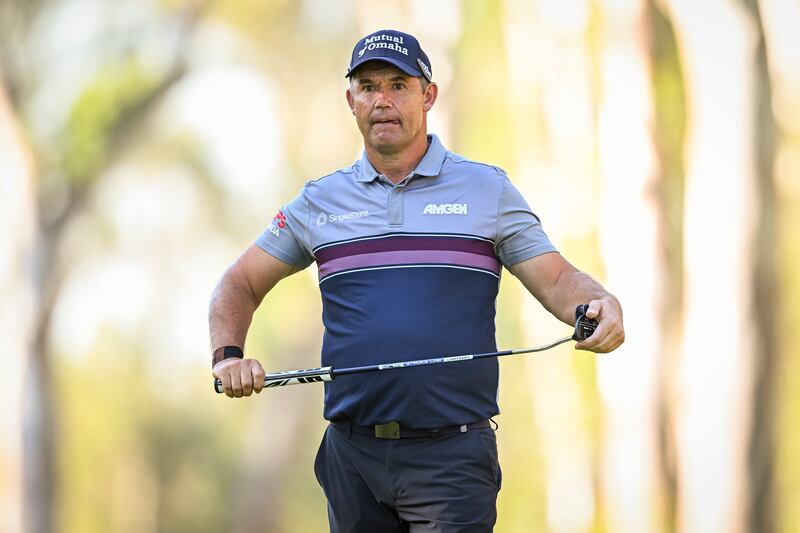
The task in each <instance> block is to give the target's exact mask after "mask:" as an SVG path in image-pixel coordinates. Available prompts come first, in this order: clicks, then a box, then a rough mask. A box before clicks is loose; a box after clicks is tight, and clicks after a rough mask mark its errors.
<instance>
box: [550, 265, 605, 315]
mask: <svg viewBox="0 0 800 533" xmlns="http://www.w3.org/2000/svg"><path fill="white" fill-rule="evenodd" d="M552 295H553V297H552V301H553V309H550V312H551V313H553V314H554V315H556V317H558V319H559V320H561V321H562V322H566V323H567V324H572V323H573V322H574V321H575V307H576V306H578V305H580V304H584V303H588V302H590V301H592V300H602V299H615V300H616V298H615V297H614V296H613V295H612V294H611V293H609V292H608V291H606V290H605V289H604V288H603V286H602V285H600V284H599V283H598V282H597V281H595V280H594V279H592V277H591V276H589V275H588V274H586V273H584V272H581V271H579V270H574V271H568V272H563V273H562V274H561V275H560V276H559V277H558V280H557V281H556V283H555V284H554V286H553V288H552Z"/></svg>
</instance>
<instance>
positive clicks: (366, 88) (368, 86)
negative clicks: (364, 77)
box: [361, 85, 374, 93]
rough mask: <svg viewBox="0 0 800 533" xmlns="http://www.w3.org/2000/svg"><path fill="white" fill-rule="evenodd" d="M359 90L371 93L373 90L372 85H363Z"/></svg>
mask: <svg viewBox="0 0 800 533" xmlns="http://www.w3.org/2000/svg"><path fill="white" fill-rule="evenodd" d="M361 90H362V91H364V92H367V93H371V92H372V91H373V90H374V87H373V86H372V85H364V86H362V87H361Z"/></svg>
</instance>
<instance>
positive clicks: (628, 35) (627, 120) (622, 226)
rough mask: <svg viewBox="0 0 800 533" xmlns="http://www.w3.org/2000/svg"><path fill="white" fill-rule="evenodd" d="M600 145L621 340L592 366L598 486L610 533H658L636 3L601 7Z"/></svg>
mask: <svg viewBox="0 0 800 533" xmlns="http://www.w3.org/2000/svg"><path fill="white" fill-rule="evenodd" d="M601 8H602V12H601V18H602V26H601V27H602V38H601V39H602V41H601V42H602V47H601V52H600V72H601V95H600V109H599V124H598V130H599V134H598V138H599V139H600V146H599V153H600V165H601V169H602V175H603V187H602V191H603V193H602V213H601V216H600V221H599V224H598V226H599V228H601V229H600V247H601V255H602V258H603V263H604V264H605V267H606V283H607V288H608V289H609V290H610V291H611V292H612V293H614V294H615V295H616V296H617V297H618V298H619V299H620V301H621V302H622V308H623V310H624V313H625V330H626V340H625V344H623V345H622V346H621V347H620V348H619V349H618V350H616V351H615V352H614V353H612V354H610V355H608V356H600V357H598V359H597V377H598V384H599V390H600V396H601V399H602V404H603V421H604V432H603V445H602V448H601V449H602V451H601V453H602V457H603V458H602V467H601V468H602V484H603V501H604V503H605V508H604V511H605V513H604V514H605V516H606V523H607V527H608V530H609V531H614V532H615V533H625V532H630V533H635V532H640V531H648V532H653V533H657V532H658V531H663V526H662V525H663V523H664V521H663V508H662V505H661V504H662V502H663V494H662V491H661V487H662V483H661V478H660V475H659V472H660V469H659V467H658V465H659V447H658V440H657V435H658V416H657V413H658V396H659V391H660V387H659V380H658V371H659V368H658V361H659V355H660V353H659V347H660V346H661V331H660V329H659V327H658V323H659V320H658V318H659V315H660V310H661V305H660V303H661V301H662V298H663V294H662V290H661V287H663V280H664V276H665V267H664V264H663V261H662V254H661V249H662V247H663V239H662V234H661V219H662V215H661V204H660V202H659V200H658V196H657V191H658V187H657V185H658V183H657V178H658V169H657V160H656V154H655V147H654V143H653V137H652V134H653V131H652V128H653V123H654V109H653V94H652V89H651V75H650V68H651V67H650V59H649V53H648V46H647V37H648V34H647V24H646V22H647V19H646V9H645V8H646V5H645V2H644V1H643V0H624V1H620V0H615V1H609V0H605V1H603V2H601Z"/></svg>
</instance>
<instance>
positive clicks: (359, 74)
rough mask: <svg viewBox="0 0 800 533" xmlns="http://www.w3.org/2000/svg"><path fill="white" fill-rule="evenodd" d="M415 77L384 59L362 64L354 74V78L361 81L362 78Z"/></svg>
mask: <svg viewBox="0 0 800 533" xmlns="http://www.w3.org/2000/svg"><path fill="white" fill-rule="evenodd" d="M377 77H380V78H403V79H407V78H413V76H409V75H408V74H406V73H405V72H403V71H402V70H400V69H399V68H397V67H395V66H394V65H391V64H389V63H386V62H384V61H370V62H368V63H365V64H364V65H362V66H360V67H359V68H358V70H357V71H356V72H355V73H354V74H353V79H355V80H356V81H359V80H361V79H365V78H369V79H373V78H377Z"/></svg>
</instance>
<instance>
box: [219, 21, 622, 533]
mask: <svg viewBox="0 0 800 533" xmlns="http://www.w3.org/2000/svg"><path fill="white" fill-rule="evenodd" d="M347 78H348V80H349V86H348V88H347V90H346V92H345V96H346V98H347V104H348V105H349V107H350V110H351V112H352V113H353V116H354V117H355V121H356V125H357V126H358V129H359V130H360V132H361V135H362V137H363V138H364V152H363V155H362V157H361V159H360V160H358V161H356V162H355V163H353V164H352V165H351V166H348V167H346V168H343V169H341V170H337V171H335V172H333V173H331V174H328V175H327V176H324V177H321V178H319V179H316V180H312V181H309V182H308V183H306V184H305V186H304V187H303V188H302V190H301V191H300V193H299V194H298V195H297V196H296V197H295V198H294V199H293V200H291V201H290V202H289V203H287V204H285V205H284V206H283V207H282V208H281V209H280V211H279V212H278V214H277V215H276V216H275V218H274V219H273V220H272V222H271V224H269V226H268V227H267V228H266V229H265V230H264V232H263V233H262V234H261V236H259V237H258V239H257V240H256V242H255V243H254V244H253V245H251V246H250V247H249V248H248V249H247V250H245V251H244V253H243V254H242V255H241V257H239V259H238V260H237V261H236V262H235V263H234V264H233V265H232V266H231V267H230V268H229V269H228V270H227V271H226V272H225V273H224V275H223V276H222V279H221V280H220V282H219V285H218V286H217V288H216V289H215V291H214V293H213V296H212V299H211V305H210V310H209V322H210V331H211V344H212V349H213V373H214V376H215V377H217V378H218V379H220V380H221V381H222V386H223V387H224V389H225V394H227V395H228V396H229V397H235V398H239V397H242V396H250V395H251V393H252V392H253V391H255V392H260V390H261V388H262V387H263V385H264V369H263V368H262V366H261V364H260V363H259V362H258V361H257V360H255V359H248V358H244V354H243V347H244V345H245V337H246V334H247V330H248V327H249V325H250V321H251V319H252V316H253V312H254V311H255V310H256V308H257V307H258V306H259V304H260V303H261V301H262V299H263V298H264V296H265V295H266V294H267V293H268V292H269V291H270V289H272V287H274V286H275V284H276V283H278V282H279V281H280V280H281V279H283V278H285V277H286V276H289V275H291V274H292V273H294V272H297V271H299V270H302V269H304V268H306V267H307V266H309V265H310V264H311V263H312V262H316V263H317V268H318V270H319V288H320V293H321V296H322V321H323V324H324V326H325V333H324V338H323V344H322V365H324V366H333V367H334V368H337V367H353V366H360V365H371V364H377V363H386V362H394V361H406V360H413V359H421V358H426V357H442V356H448V355H456V354H464V353H479V352H492V351H496V350H497V347H496V344H495V327H494V319H495V299H496V297H497V291H498V286H499V282H500V274H501V270H502V267H503V266H505V267H506V268H507V269H508V270H509V271H510V272H511V273H512V274H513V275H514V276H516V277H517V278H519V279H520V281H521V282H522V283H523V284H524V286H525V287H526V288H527V289H528V290H529V291H530V293H531V294H532V295H533V296H534V297H535V298H536V299H538V300H539V301H540V302H541V303H542V305H544V307H545V308H546V309H547V310H548V311H550V312H551V313H552V314H553V315H555V316H556V317H557V318H558V319H560V320H562V321H564V322H566V323H568V324H572V323H573V322H574V320H575V308H576V306H578V305H579V304H583V303H588V304H589V309H588V311H587V313H586V316H587V317H589V318H594V319H595V320H597V322H598V323H599V325H598V327H597V330H596V331H595V333H594V334H593V335H592V336H591V337H589V338H588V339H586V340H584V341H581V342H579V343H577V344H576V348H578V349H583V350H590V351H593V352H600V353H602V352H610V351H611V350H614V349H615V348H617V347H618V346H619V345H620V344H621V343H622V342H623V340H624V332H623V327H622V310H621V308H620V305H619V302H618V301H617V299H616V298H615V297H614V296H612V295H611V294H609V293H608V292H606V291H605V290H604V289H603V287H602V286H600V284H598V283H597V282H596V281H594V280H593V279H592V278H590V277H589V276H588V275H586V274H584V273H582V272H579V271H578V270H576V269H575V268H574V267H573V266H572V265H571V264H570V263H568V262H567V260H566V259H564V257H563V256H561V254H559V253H558V251H557V250H556V248H555V247H554V246H553V244H552V243H551V242H550V241H549V240H548V238H547V236H546V235H545V233H544V231H543V229H542V225H541V223H540V221H539V218H538V217H537V216H536V215H535V214H534V213H533V212H532V211H531V209H530V208H529V207H528V204H527V203H526V201H525V200H524V199H523V198H522V196H521V195H520V193H519V192H518V191H517V189H516V188H515V187H514V185H513V184H512V183H511V181H510V180H509V178H508V176H507V175H506V173H505V172H504V171H503V170H502V169H500V168H497V167H495V166H492V165H487V164H483V163H478V162H475V161H471V160H469V159H466V158H465V157H462V156H460V155H458V154H455V153H453V152H451V151H449V150H447V148H445V146H444V145H442V143H441V141H440V140H439V139H438V138H437V137H436V136H435V135H432V134H429V133H428V129H427V115H428V112H429V111H430V110H431V108H433V106H434V105H435V104H436V99H437V97H438V95H439V89H438V87H437V85H436V83H435V82H434V81H433V70H432V66H431V63H430V61H429V60H428V56H427V55H426V54H425V52H423V50H422V48H421V47H420V44H419V42H418V41H417V39H415V38H414V37H413V36H411V35H409V34H407V33H403V32H399V31H394V30H381V31H377V32H375V33H372V34H370V35H368V36H366V37H364V38H363V39H361V40H359V41H358V43H356V46H355V48H354V49H353V53H352V57H351V60H350V66H349V68H348V70H347ZM565 200H566V199H565ZM497 389H498V364H497V360H496V359H483V360H478V361H470V362H464V363H455V364H447V365H432V366H425V367H416V368H409V369H405V370H402V371H396V372H385V373H384V372H380V373H373V374H368V375H349V376H342V377H340V378H337V379H336V380H335V381H333V382H327V383H325V407H324V416H325V418H326V419H327V420H329V421H330V425H329V426H328V427H327V429H326V431H325V435H324V436H323V439H322V443H321V445H320V448H319V451H318V453H317V458H316V461H315V464H314V470H315V473H316V475H317V479H318V480H319V483H320V485H321V486H322V488H323V490H324V492H325V496H326V497H327V500H328V516H329V522H330V529H331V531H333V532H362V533H376V532H380V533H389V532H401V531H411V532H420V531H436V532H469V533H476V532H483V531H491V530H492V528H493V526H494V523H495V519H496V510H495V502H496V499H497V492H498V491H499V490H500V485H501V472H500V465H499V464H498V460H497V445H496V440H495V434H494V427H493V426H492V424H491V421H490V418H491V417H493V416H495V415H497V414H498V413H499V408H498V405H497Z"/></svg>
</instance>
